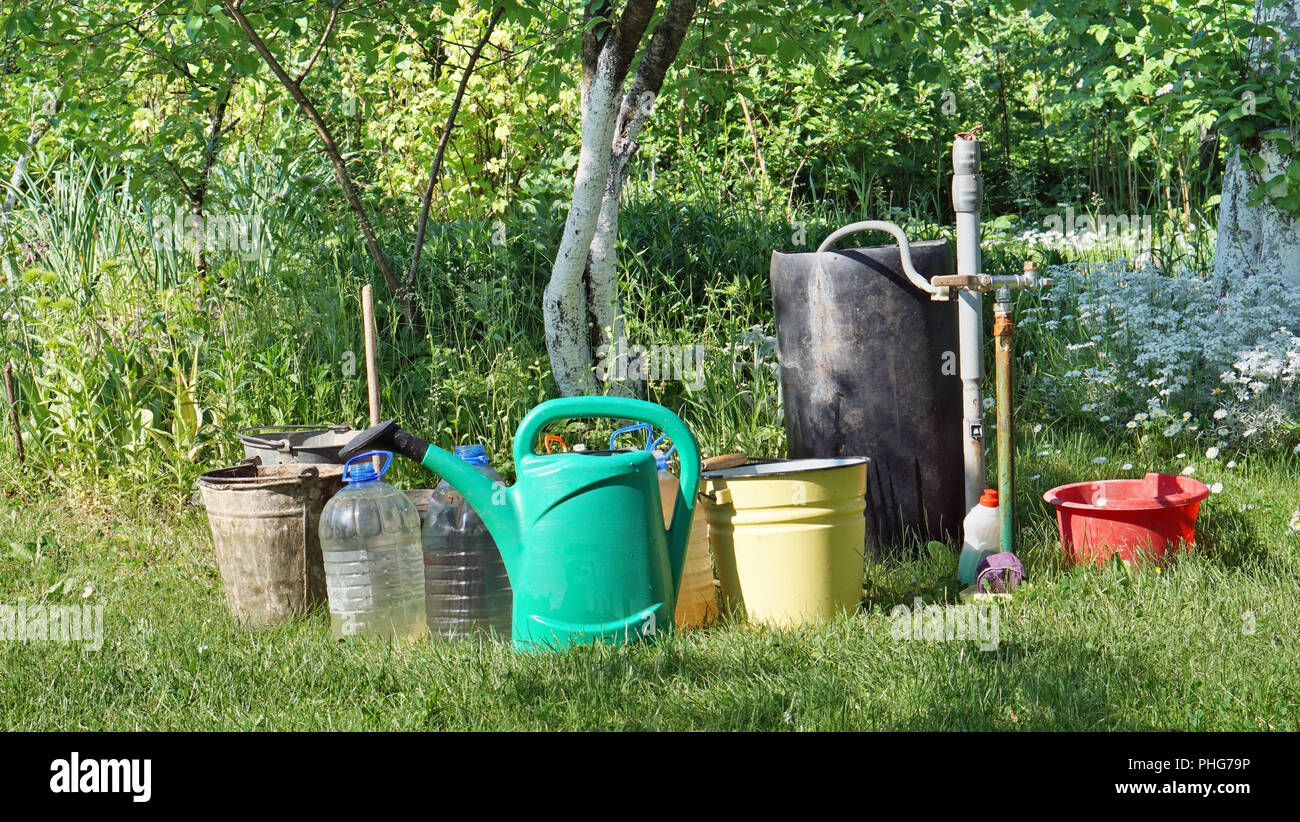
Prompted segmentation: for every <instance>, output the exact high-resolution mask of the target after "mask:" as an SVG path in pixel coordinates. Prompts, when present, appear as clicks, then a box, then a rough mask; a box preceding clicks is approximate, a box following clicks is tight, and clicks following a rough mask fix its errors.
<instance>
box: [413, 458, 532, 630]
mask: <svg viewBox="0 0 1300 822" xmlns="http://www.w3.org/2000/svg"><path fill="white" fill-rule="evenodd" d="M456 456H458V457H460V458H461V459H463V460H465V461H466V462H468V463H469V464H471V465H474V466H476V467H477V468H478V469H479V470H480V471H482V472H483V473H485V474H487V475H488V476H489V477H491V478H492V479H493V480H495V481H496V482H501V475H500V474H498V473H497V472H496V471H494V470H492V467H491V466H490V465H488V458H487V452H486V451H485V450H484V448H483V446H482V445H463V446H457V448H456ZM423 539H424V586H425V600H426V604H425V608H426V611H427V613H428V623H429V634H430V636H432V637H433V638H435V639H440V638H441V639H460V638H465V637H469V636H472V635H474V634H486V633H489V632H492V631H495V632H496V634H497V635H498V637H499V638H501V639H504V640H506V641H509V639H510V618H511V614H512V604H513V597H514V593H513V591H511V589H510V578H509V577H508V576H506V566H505V563H504V562H502V560H501V553H500V551H498V550H497V546H496V543H495V542H494V541H493V540H492V535H491V534H489V533H488V530H487V527H486V526H485V525H484V524H483V520H482V519H481V518H479V515H478V514H477V513H475V512H474V509H473V508H471V507H470V505H469V503H468V502H466V501H465V498H464V497H462V496H461V495H460V493H459V492H458V491H457V490H456V489H455V488H453V487H451V485H449V484H448V483H447V481H446V480H443V481H442V482H440V483H438V487H437V488H434V489H433V498H432V499H431V500H430V501H429V511H428V513H427V514H425V517H424V534H423Z"/></svg>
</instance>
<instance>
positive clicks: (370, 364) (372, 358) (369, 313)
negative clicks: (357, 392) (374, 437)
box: [361, 285, 379, 425]
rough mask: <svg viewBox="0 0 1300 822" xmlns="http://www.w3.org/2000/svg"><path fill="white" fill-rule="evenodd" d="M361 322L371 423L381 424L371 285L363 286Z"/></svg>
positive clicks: (373, 304) (376, 339) (376, 345)
mask: <svg viewBox="0 0 1300 822" xmlns="http://www.w3.org/2000/svg"><path fill="white" fill-rule="evenodd" d="M361 322H362V325H363V327H364V331H365V335H366V389H367V394H368V396H369V399H370V424H371V425H378V424H379V362H378V355H377V353H376V351H375V349H376V348H377V347H378V337H377V335H376V334H375V291H374V289H373V288H371V287H370V286H368V285H366V286H362V288H361Z"/></svg>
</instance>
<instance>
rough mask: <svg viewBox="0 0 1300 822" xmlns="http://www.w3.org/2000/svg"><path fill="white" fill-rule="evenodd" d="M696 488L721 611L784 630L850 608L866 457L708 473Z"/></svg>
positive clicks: (857, 586) (858, 580)
mask: <svg viewBox="0 0 1300 822" xmlns="http://www.w3.org/2000/svg"><path fill="white" fill-rule="evenodd" d="M703 486H704V488H703V494H702V498H701V500H700V504H701V505H703V506H704V511H705V515H706V516H707V517H708V521H709V542H710V545H711V547H712V549H713V559H714V563H715V564H716V565H717V571H718V579H719V581H720V582H721V583H722V599H723V607H724V608H726V610H727V611H728V612H729V613H736V614H740V615H743V616H746V617H748V618H749V619H751V620H754V621H755V622H761V623H764V624H767V625H775V626H782V627H784V626H791V625H799V624H801V623H805V622H817V621H821V620H825V619H831V618H833V617H835V616H837V615H839V614H843V613H848V612H851V611H853V610H854V609H856V608H857V607H858V603H859V601H860V599H861V595H862V561H863V540H864V539H865V537H866V521H865V520H864V519H863V509H864V508H865V506H866V500H865V494H866V488H867V460H866V458H865V457H851V458H840V459H801V460H781V461H776V462H767V463H759V464H755V465H744V466H741V467H739V468H728V469H725V470H722V471H710V472H706V473H705V474H704V475H703Z"/></svg>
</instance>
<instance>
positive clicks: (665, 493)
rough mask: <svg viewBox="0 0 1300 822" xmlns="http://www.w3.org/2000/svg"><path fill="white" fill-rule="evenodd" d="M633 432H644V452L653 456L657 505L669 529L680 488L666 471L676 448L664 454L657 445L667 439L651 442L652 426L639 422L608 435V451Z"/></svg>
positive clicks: (675, 479) (673, 476)
mask: <svg viewBox="0 0 1300 822" xmlns="http://www.w3.org/2000/svg"><path fill="white" fill-rule="evenodd" d="M634 431H645V450H647V451H649V452H650V453H652V454H654V458H655V467H656V468H658V469H659V503H660V505H661V506H662V507H663V514H664V527H665V528H671V527H672V524H673V510H674V509H675V508H676V507H677V489H678V488H679V487H680V486H681V483H680V482H679V481H678V479H677V475H676V474H674V473H673V472H672V471H670V470H669V469H668V460H669V459H670V458H671V457H672V455H673V452H674V451H676V450H677V446H675V445H674V446H672V447H671V448H669V449H668V453H666V454H665V453H664V452H663V450H662V449H660V448H659V445H660V444H661V443H662V442H663V441H664V440H665V439H667V435H666V434H661V435H660V436H659V438H658V439H654V440H652V439H651V437H653V436H654V426H651V425H649V424H648V423H644V422H641V423H637V424H636V425H629V426H627V427H626V428H620V429H618V430H617V431H615V432H614V433H613V434H610V435H609V450H611V451H613V450H614V448H615V442H616V441H617V440H618V438H619V437H620V436H622V435H623V434H630V433H632V432H634Z"/></svg>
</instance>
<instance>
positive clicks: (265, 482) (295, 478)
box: [198, 457, 343, 491]
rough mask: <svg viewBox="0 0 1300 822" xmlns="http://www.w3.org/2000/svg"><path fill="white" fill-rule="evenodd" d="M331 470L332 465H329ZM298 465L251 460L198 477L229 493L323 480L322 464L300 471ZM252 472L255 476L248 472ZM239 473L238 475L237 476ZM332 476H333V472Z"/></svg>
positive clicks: (212, 486) (340, 470)
mask: <svg viewBox="0 0 1300 822" xmlns="http://www.w3.org/2000/svg"><path fill="white" fill-rule="evenodd" d="M325 467H327V468H329V467H330V466H328V465H326V466H325ZM295 468H298V466H297V464H295V463H284V464H281V465H262V460H261V458H260V457H250V458H248V459H244V460H240V461H239V462H238V463H236V464H234V465H231V466H227V467H225V468H215V469H213V470H211V471H206V472H204V473H202V474H199V479H198V482H199V485H200V486H207V487H209V488H220V489H222V490H226V491H259V490H265V489H268V488H278V487H281V486H285V485H297V484H298V483H299V482H301V481H302V480H307V479H317V478H319V477H320V474H321V472H320V468H321V465H319V464H311V465H307V466H305V467H301V468H298V470H297V471H294V470H293V469H295ZM249 469H252V471H253V473H252V475H251V476H250V475H248V474H247V473H246V472H248V471H249ZM262 471H268V472H274V473H273V474H271V475H263V474H262V473H261V472H262ZM236 472H238V473H236ZM330 473H334V472H333V471H330ZM338 473H339V474H340V475H342V473H343V470H342V468H341V467H340V468H339V470H338Z"/></svg>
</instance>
